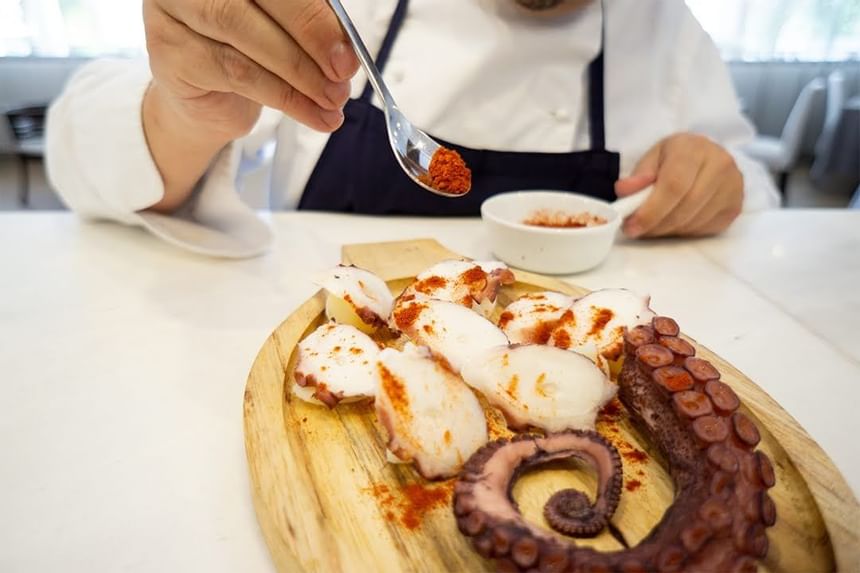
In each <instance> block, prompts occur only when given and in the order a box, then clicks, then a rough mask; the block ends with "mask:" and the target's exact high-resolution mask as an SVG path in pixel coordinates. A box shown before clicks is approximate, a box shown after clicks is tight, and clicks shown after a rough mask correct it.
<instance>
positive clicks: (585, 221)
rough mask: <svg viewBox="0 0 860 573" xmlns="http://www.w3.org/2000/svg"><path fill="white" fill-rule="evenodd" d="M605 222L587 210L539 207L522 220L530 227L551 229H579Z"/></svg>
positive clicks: (602, 218)
mask: <svg viewBox="0 0 860 573" xmlns="http://www.w3.org/2000/svg"><path fill="white" fill-rule="evenodd" d="M606 223H607V221H606V219H605V218H604V217H601V216H600V215H594V214H592V213H589V212H588V211H583V212H581V213H566V212H564V211H552V210H550V209H539V210H537V211H534V212H533V213H532V214H531V215H529V216H528V218H527V219H525V220H524V221H523V224H524V225H530V226H532V227H550V228H553V229H581V228H583V227H597V226H600V225H605V224H606Z"/></svg>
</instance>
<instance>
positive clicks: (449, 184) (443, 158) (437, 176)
mask: <svg viewBox="0 0 860 573" xmlns="http://www.w3.org/2000/svg"><path fill="white" fill-rule="evenodd" d="M429 171H430V176H429V177H428V179H429V180H428V181H425V182H424V183H427V184H428V185H430V187H433V188H434V189H438V190H439V191H444V192H446V193H452V194H454V195H465V194H466V193H468V192H469V190H470V189H471V188H472V171H471V170H470V169H469V168H468V167H466V162H465V161H463V158H462V157H460V154H459V153H457V152H456V151H454V150H453V149H448V148H447V147H440V148H439V149H437V150H436V152H435V153H434V154H433V157H432V158H431V159H430V169H429Z"/></svg>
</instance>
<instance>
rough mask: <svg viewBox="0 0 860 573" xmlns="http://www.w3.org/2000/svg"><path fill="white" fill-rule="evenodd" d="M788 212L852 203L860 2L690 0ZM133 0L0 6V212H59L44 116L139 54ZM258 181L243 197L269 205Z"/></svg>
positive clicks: (859, 126) (856, 170)
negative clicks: (59, 98) (70, 84)
mask: <svg viewBox="0 0 860 573" xmlns="http://www.w3.org/2000/svg"><path fill="white" fill-rule="evenodd" d="M687 4H688V5H689V6H690V8H691V9H692V11H693V13H694V14H695V15H696V17H697V18H698V19H699V21H700V22H701V24H702V26H703V27H704V28H705V29H706V30H707V31H708V33H709V34H710V35H711V37H712V38H713V39H714V41H715V42H716V44H717V45H718V47H719V48H720V51H721V53H722V55H723V58H724V59H725V60H726V62H727V63H728V65H729V69H730V71H731V74H732V77H733V80H734V83H735V88H736V90H737V93H738V96H739V98H740V104H741V108H742V110H743V112H744V113H745V114H746V115H747V116H748V117H749V119H750V120H751V121H752V122H753V124H755V126H756V128H757V129H758V131H759V134H760V136H759V138H758V139H757V140H756V141H755V142H754V143H753V144H751V145H750V147H749V149H748V151H749V153H751V154H752V155H754V156H756V157H758V158H759V159H760V160H761V161H763V162H765V163H766V164H767V165H768V167H769V168H770V170H771V172H772V173H773V175H774V178H775V180H776V181H777V182H778V184H779V185H780V186H781V187H782V188H783V189H784V190H785V205H786V207H787V208H798V207H833V208H844V207H848V206H849V205H853V206H857V207H860V193H858V192H857V191H860V188H858V183H860V0H720V1H715V0H687ZM140 11H141V0H0V114H2V115H0V210H9V209H58V208H62V205H61V203H60V202H59V200H58V199H57V198H56V196H55V195H54V194H53V192H52V191H51V190H50V188H49V187H48V185H47V184H46V181H45V176H44V172H43V168H42V148H43V146H42V139H41V137H42V128H43V120H44V109H45V106H46V105H47V104H49V103H50V101H51V100H52V99H53V98H54V97H56V95H57V94H58V93H60V91H61V90H62V87H63V84H64V83H65V81H66V79H67V78H68V76H69V75H70V74H71V73H72V72H73V71H74V70H75V69H76V68H77V67H78V66H80V65H81V64H82V63H84V62H86V61H87V60H88V59H90V58H94V57H106V56H108V57H140V56H141V55H143V53H144V32H143V25H142V21H141V16H140ZM262 181H263V179H262V177H261V178H260V180H259V185H258V187H259V189H256V190H249V191H251V193H250V194H249V197H248V200H249V201H250V202H251V203H252V204H254V203H256V202H259V203H260V205H259V206H263V205H266V204H267V202H266V200H265V197H264V194H265V191H264V189H263V184H262Z"/></svg>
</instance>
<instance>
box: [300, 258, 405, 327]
mask: <svg viewBox="0 0 860 573" xmlns="http://www.w3.org/2000/svg"><path fill="white" fill-rule="evenodd" d="M317 283H318V284H319V285H320V286H321V287H322V288H324V289H325V290H326V291H327V292H328V293H329V295H330V296H329V298H328V299H327V300H326V317H328V318H329V319H332V320H335V321H337V322H339V323H342V324H350V325H352V326H355V327H356V328H358V329H359V330H361V331H363V332H367V333H370V332H373V331H374V330H376V328H378V327H379V326H382V325H384V324H385V322H386V320H387V319H388V316H389V314H391V308H392V306H393V305H394V297H393V296H392V295H391V291H390V290H389V288H388V285H386V284H385V281H383V280H382V279H381V278H379V277H378V276H376V275H375V274H373V273H371V272H370V271H366V270H364V269H360V268H358V267H348V266H343V265H341V266H338V267H335V268H333V269H330V270H328V271H326V272H325V273H323V274H322V275H320V276H319V277H318V279H317Z"/></svg>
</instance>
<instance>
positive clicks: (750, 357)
mask: <svg viewBox="0 0 860 573" xmlns="http://www.w3.org/2000/svg"><path fill="white" fill-rule="evenodd" d="M271 220H272V224H273V226H274V227H275V228H276V232H277V242H276V245H275V247H274V249H273V250H272V252H271V253H270V254H268V255H267V256H265V257H261V258H258V259H253V260H248V261H239V262H236V261H224V260H213V259H207V258H202V257H198V256H195V255H191V254H186V253H184V252H182V251H179V250H177V249H175V248H173V247H171V246H168V245H166V244H163V243H161V242H160V241H158V240H157V239H155V238H154V237H151V236H150V235H148V234H146V233H145V232H144V231H142V230H139V229H134V228H128V227H122V226H118V225H113V224H106V223H105V224H87V223H82V222H80V221H79V220H78V219H76V218H75V217H73V216H72V215H69V214H64V213H33V214H20V213H16V214H5V215H0V396H2V398H0V452H2V456H3V460H2V463H0V539H3V542H2V543H0V570H2V571H4V572H7V573H13V572H14V573H17V572H24V571H26V572H32V571H74V572H77V571H81V572H91V571H120V570H122V571H159V572H160V571H209V572H220V571H224V572H233V571H253V572H256V571H271V570H272V565H271V562H270V560H269V557H268V554H267V551H266V547H265V545H264V543H263V540H262V536H261V534H260V531H259V528H258V527H257V524H256V520H255V517H254V511H253V508H252V505H251V497H250V493H249V481H248V476H247V470H246V465H245V453H244V445H243V436H242V396H243V390H244V385H245V378H246V375H247V373H248V369H249V368H250V365H251V363H252V361H253V359H254V357H255V355H256V353H257V350H258V349H259V348H260V346H261V345H262V343H263V341H264V340H265V338H266V337H267V336H268V334H269V333H270V332H271V331H272V330H273V329H274V328H275V327H276V326H277V325H278V323H280V322H281V321H282V320H283V319H284V318H285V317H286V316H287V315H288V314H289V313H290V312H291V311H292V310H294V309H295V308H296V307H297V306H298V305H299V304H300V303H301V302H302V301H304V300H305V299H306V298H307V297H309V296H310V295H312V294H313V293H314V292H315V290H316V289H315V287H314V286H313V285H312V284H311V283H310V282H309V280H308V276H309V275H310V274H311V273H312V272H314V271H319V270H322V269H324V268H326V267H329V266H331V265H334V264H335V263H337V262H338V260H339V252H340V247H341V245H342V244H344V243H357V242H370V241H385V240H399V239H410V238H419V237H433V238H436V239H438V240H439V241H440V242H442V243H443V244H445V245H446V246H447V247H449V248H451V249H453V250H455V251H458V252H460V253H462V254H464V255H467V256H471V257H482V258H483V257H488V256H490V253H489V252H488V248H487V245H486V241H485V236H484V231H483V228H482V226H481V225H480V224H479V223H478V222H476V221H474V220H428V219H407V218H387V219H385V220H384V223H383V222H381V220H380V219H376V218H363V217H350V216H344V215H325V214H306V213H303V214H299V213H283V214H277V215H273V216H272V218H271ZM571 280H572V282H575V283H577V284H580V285H583V286H586V287H590V288H598V287H613V286H624V287H628V288H632V289H635V290H638V291H641V292H648V293H650V294H651V295H652V306H653V307H654V308H655V309H656V310H658V311H659V312H661V313H664V314H668V315H671V316H674V317H676V318H677V319H678V320H679V322H681V325H682V328H683V329H684V330H685V332H687V333H688V334H690V335H691V336H693V337H694V338H696V339H697V340H699V341H700V342H702V343H703V344H705V345H706V346H708V347H710V348H711V349H712V350H713V351H715V352H716V353H718V354H719V355H721V356H722V357H723V358H725V359H727V360H728V361H729V362H731V363H733V364H734V365H735V366H736V367H738V368H739V369H740V370H742V371H743V372H744V373H745V374H747V375H748V376H749V377H750V378H752V379H753V380H755V381H756V382H757V383H758V384H759V385H760V386H762V387H763V388H764V389H765V390H766V391H767V392H769V393H770V394H771V395H772V396H773V397H774V398H775V399H776V400H777V401H778V402H779V403H780V404H781V405H782V406H783V407H784V408H785V409H786V410H787V411H788V412H789V413H791V414H792V415H793V416H794V417H795V418H796V419H797V420H798V421H799V422H800V424H801V425H802V426H804V427H805V428H806V429H807V431H808V432H809V433H810V434H811V435H812V436H813V437H814V438H815V439H816V440H817V441H818V442H819V443H820V444H821V446H822V447H823V448H824V449H825V451H827V452H828V453H829V454H830V456H831V457H832V458H833V459H834V461H835V462H836V464H837V466H838V467H839V468H840V469H841V470H842V471H843V472H844V474H845V476H846V478H847V479H848V481H849V483H850V484H851V485H852V487H853V488H854V490H855V491H860V456H858V455H857V452H858V449H857V439H858V438H857V436H860V415H858V414H857V413H856V410H855V408H856V406H857V404H858V403H860V211H792V210H784V211H775V212H769V213H765V214H759V215H747V216H744V217H743V218H741V219H740V220H739V221H738V223H737V224H736V225H735V226H734V227H733V228H732V229H731V230H730V231H729V232H728V233H727V234H725V235H724V236H722V237H719V238H714V239H705V240H696V241H680V240H665V241H654V242H648V243H636V242H622V243H621V244H619V245H618V246H617V248H616V249H615V250H614V251H613V253H612V254H611V256H610V258H609V260H608V261H607V262H606V263H605V264H604V265H603V266H601V267H600V268H598V269H596V270H594V271H591V272H588V273H585V274H582V275H579V276H576V277H571Z"/></svg>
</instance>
